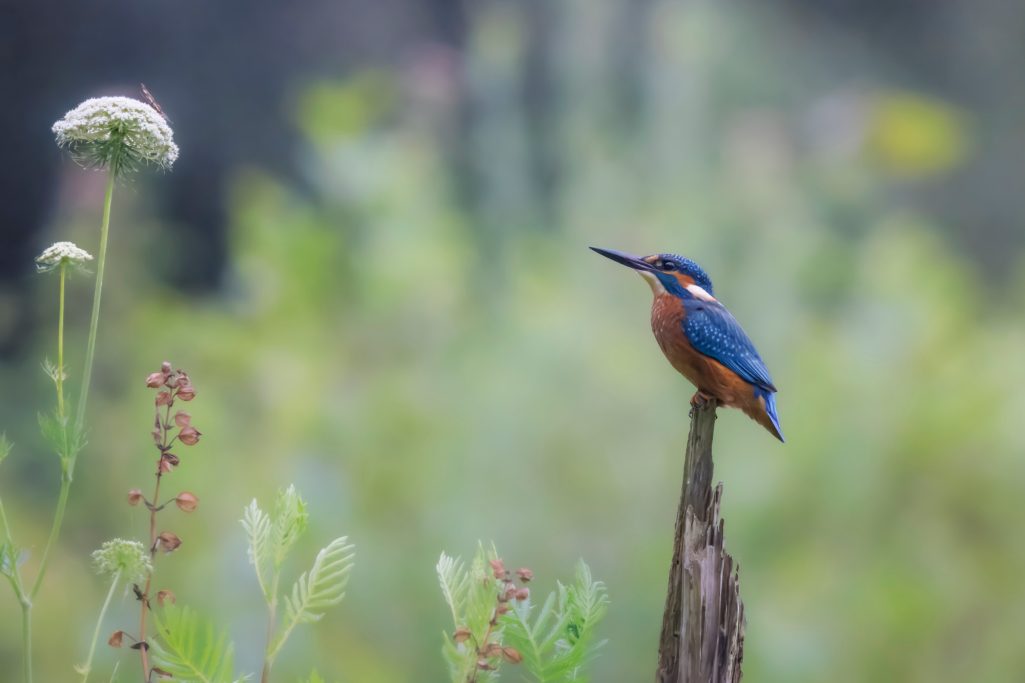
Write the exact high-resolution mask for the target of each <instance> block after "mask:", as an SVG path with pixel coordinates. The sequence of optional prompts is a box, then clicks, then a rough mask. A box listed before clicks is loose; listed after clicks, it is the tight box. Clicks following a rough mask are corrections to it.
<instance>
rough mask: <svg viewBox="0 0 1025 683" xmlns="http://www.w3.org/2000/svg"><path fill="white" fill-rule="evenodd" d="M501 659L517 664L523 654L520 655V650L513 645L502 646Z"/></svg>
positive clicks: (521, 659)
mask: <svg viewBox="0 0 1025 683" xmlns="http://www.w3.org/2000/svg"><path fill="white" fill-rule="evenodd" d="M502 659H504V660H505V661H507V662H509V663H510V664H519V663H520V662H522V661H523V655H521V654H520V651H519V650H517V649H516V648H514V647H503V648H502Z"/></svg>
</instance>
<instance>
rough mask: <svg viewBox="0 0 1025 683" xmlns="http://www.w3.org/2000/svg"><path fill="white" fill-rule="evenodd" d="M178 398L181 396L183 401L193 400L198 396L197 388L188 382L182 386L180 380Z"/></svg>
mask: <svg viewBox="0 0 1025 683" xmlns="http://www.w3.org/2000/svg"><path fill="white" fill-rule="evenodd" d="M178 398H180V399H181V400H183V401H191V400H192V399H194V398H196V389H195V388H194V387H193V386H192V385H191V384H188V383H186V384H185V385H184V386H181V381H179V387H178Z"/></svg>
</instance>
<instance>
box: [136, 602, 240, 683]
mask: <svg viewBox="0 0 1025 683" xmlns="http://www.w3.org/2000/svg"><path fill="white" fill-rule="evenodd" d="M153 620H154V622H155V624H156V629H157V633H158V634H159V637H158V638H152V639H151V640H150V653H151V655H152V657H153V661H154V662H155V663H156V665H157V666H159V667H160V668H161V669H164V670H165V671H167V672H169V673H170V674H171V675H172V677H173V680H175V681H180V682H181V683H236V682H237V681H241V680H246V677H244V676H243V677H241V678H240V677H236V676H235V673H234V670H235V669H234V654H235V648H234V645H233V644H232V643H231V641H230V640H229V639H228V635H227V633H225V632H224V631H218V630H217V629H216V628H215V627H214V625H213V624H212V623H211V622H210V621H208V620H206V619H203V618H201V617H200V616H198V615H197V614H196V612H195V611H193V610H191V609H190V608H188V607H177V606H176V605H174V604H168V605H165V606H164V608H163V610H160V611H159V613H158V610H154V612H153Z"/></svg>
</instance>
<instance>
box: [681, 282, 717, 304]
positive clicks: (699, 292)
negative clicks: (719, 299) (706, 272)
mask: <svg viewBox="0 0 1025 683" xmlns="http://www.w3.org/2000/svg"><path fill="white" fill-rule="evenodd" d="M687 291H688V292H690V293H691V296H693V297H694V298H695V299H700V300H701V301H715V300H716V298H715V297H714V296H712V295H711V294H709V293H708V292H706V291H705V290H704V288H703V287H701V286H700V285H687Z"/></svg>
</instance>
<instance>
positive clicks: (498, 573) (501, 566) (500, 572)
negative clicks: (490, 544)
mask: <svg viewBox="0 0 1025 683" xmlns="http://www.w3.org/2000/svg"><path fill="white" fill-rule="evenodd" d="M488 564H490V565H491V571H493V572H494V573H495V578H496V579H499V580H501V579H504V578H505V563H503V562H502V560H501V559H500V558H497V557H496V558H495V559H493V560H489V561H488Z"/></svg>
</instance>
